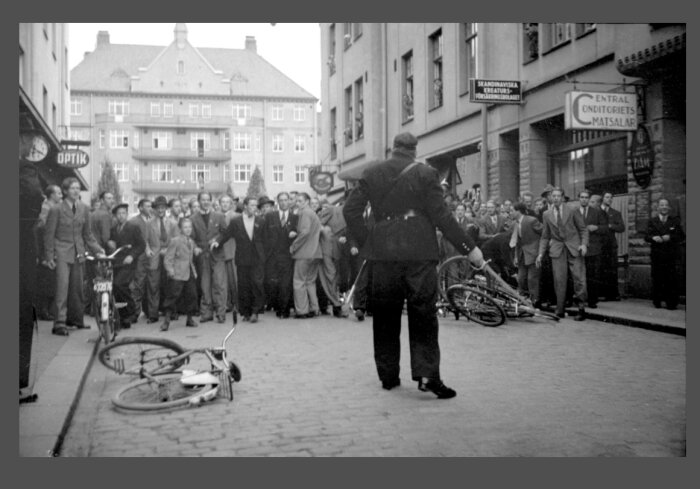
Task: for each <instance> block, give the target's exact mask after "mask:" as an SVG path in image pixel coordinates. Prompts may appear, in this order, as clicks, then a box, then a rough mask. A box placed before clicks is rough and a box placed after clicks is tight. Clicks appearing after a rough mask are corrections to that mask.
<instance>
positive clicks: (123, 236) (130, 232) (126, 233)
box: [109, 221, 146, 267]
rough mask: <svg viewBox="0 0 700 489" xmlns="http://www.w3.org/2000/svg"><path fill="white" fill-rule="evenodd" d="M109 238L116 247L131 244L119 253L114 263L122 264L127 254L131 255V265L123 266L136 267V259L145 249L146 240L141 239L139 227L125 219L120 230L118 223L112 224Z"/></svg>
mask: <svg viewBox="0 0 700 489" xmlns="http://www.w3.org/2000/svg"><path fill="white" fill-rule="evenodd" d="M109 239H110V240H112V241H114V244H115V246H116V248H121V247H122V246H125V245H131V248H130V249H128V250H124V251H121V252H120V253H119V255H118V256H119V259H118V260H116V261H115V265H120V264H122V262H123V261H124V259H125V258H126V257H127V256H131V257H132V258H133V261H132V262H131V265H125V266H131V267H136V259H137V258H138V257H139V256H141V255H142V254H143V253H144V251H145V250H146V240H145V239H143V236H142V235H141V228H139V227H138V226H137V225H136V224H135V223H133V222H131V221H127V222H125V223H124V227H123V228H122V229H121V231H120V230H119V224H115V225H114V226H112V229H111V231H110V234H109Z"/></svg>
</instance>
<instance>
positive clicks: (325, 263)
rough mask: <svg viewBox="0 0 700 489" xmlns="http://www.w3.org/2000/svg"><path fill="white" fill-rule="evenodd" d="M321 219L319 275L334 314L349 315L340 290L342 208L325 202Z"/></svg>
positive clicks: (343, 220) (342, 231)
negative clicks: (345, 311) (343, 308)
mask: <svg viewBox="0 0 700 489" xmlns="http://www.w3.org/2000/svg"><path fill="white" fill-rule="evenodd" d="M319 219H320V221H321V235H320V242H321V255H322V259H321V263H320V264H319V271H318V276H319V279H320V282H321V287H322V288H323V290H324V292H325V294H326V297H328V301H329V302H330V303H331V305H332V308H333V316H335V317H347V313H344V312H343V311H342V303H341V302H340V296H339V292H338V270H339V269H340V238H341V237H343V238H344V237H345V227H346V224H345V219H343V213H342V209H341V208H340V207H334V206H331V205H330V204H328V203H327V202H326V203H324V205H323V207H322V209H321V211H320V212H319Z"/></svg>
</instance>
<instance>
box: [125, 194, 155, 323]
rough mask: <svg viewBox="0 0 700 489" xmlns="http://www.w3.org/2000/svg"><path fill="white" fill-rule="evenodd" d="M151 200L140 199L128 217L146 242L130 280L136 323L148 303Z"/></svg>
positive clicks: (133, 319)
mask: <svg viewBox="0 0 700 489" xmlns="http://www.w3.org/2000/svg"><path fill="white" fill-rule="evenodd" d="M151 205H152V203H151V201H150V200H149V199H141V200H139V202H138V204H137V206H136V207H137V208H138V210H139V213H138V214H137V215H136V216H134V217H132V218H131V219H129V222H131V223H132V224H133V225H135V226H138V228H139V230H140V231H141V237H142V238H143V239H144V241H145V242H146V248H145V249H144V250H143V253H141V254H140V255H139V256H138V257H136V269H135V270H134V278H133V279H132V281H131V285H130V288H131V296H132V297H133V298H134V316H133V317H132V318H131V321H130V322H131V323H136V322H138V320H139V315H140V314H141V310H143V311H144V312H146V313H147V311H148V303H147V298H146V279H147V278H148V266H149V264H150V261H151V256H153V252H152V251H151V249H150V247H149V245H148V242H149V237H150V234H151V226H150V222H151V220H152V219H153V217H152V216H151Z"/></svg>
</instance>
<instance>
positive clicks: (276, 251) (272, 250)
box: [264, 210, 299, 258]
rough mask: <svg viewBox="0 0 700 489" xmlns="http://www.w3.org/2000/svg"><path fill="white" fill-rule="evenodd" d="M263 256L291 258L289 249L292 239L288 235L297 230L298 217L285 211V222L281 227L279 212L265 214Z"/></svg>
mask: <svg viewBox="0 0 700 489" xmlns="http://www.w3.org/2000/svg"><path fill="white" fill-rule="evenodd" d="M264 219H265V240H264V241H265V256H266V257H267V258H270V257H272V256H283V257H288V258H291V256H292V255H291V253H290V251H289V247H290V246H291V245H292V242H293V241H294V238H290V237H289V233H290V232H292V231H296V230H297V224H298V222H299V216H298V215H296V214H292V212H291V210H289V211H287V222H286V224H285V225H284V226H282V221H281V220H280V213H279V211H277V210H275V211H272V212H268V213H267V214H265V217H264Z"/></svg>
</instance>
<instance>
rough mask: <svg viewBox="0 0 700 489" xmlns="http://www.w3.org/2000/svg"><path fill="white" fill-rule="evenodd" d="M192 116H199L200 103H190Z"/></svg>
mask: <svg viewBox="0 0 700 489" xmlns="http://www.w3.org/2000/svg"><path fill="white" fill-rule="evenodd" d="M190 117H199V104H190Z"/></svg>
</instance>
